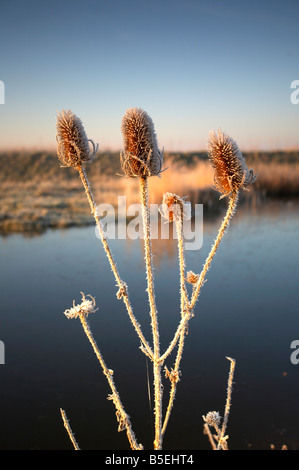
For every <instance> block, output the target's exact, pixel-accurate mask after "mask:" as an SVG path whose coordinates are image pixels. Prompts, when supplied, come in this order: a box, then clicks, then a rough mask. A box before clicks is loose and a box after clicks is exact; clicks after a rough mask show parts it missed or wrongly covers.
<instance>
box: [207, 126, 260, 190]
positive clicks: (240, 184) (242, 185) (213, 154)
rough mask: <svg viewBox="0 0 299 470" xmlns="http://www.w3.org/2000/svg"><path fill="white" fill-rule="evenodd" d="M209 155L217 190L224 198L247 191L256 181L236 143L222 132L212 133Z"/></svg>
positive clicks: (209, 142) (209, 141)
mask: <svg viewBox="0 0 299 470" xmlns="http://www.w3.org/2000/svg"><path fill="white" fill-rule="evenodd" d="M208 153H209V158H210V161H211V163H212V166H213V168H214V171H215V174H214V181H215V186H216V189H217V190H218V191H219V192H220V193H222V195H223V197H224V196H227V195H231V194H233V193H235V192H236V191H238V190H239V189H247V187H248V186H249V185H250V184H252V183H253V182H254V181H255V180H256V175H254V173H253V170H248V168H247V165H246V162H245V158H244V157H243V155H242V153H241V151H240V150H239V147H238V145H237V144H236V142H235V141H234V140H233V139H232V138H231V137H229V136H228V135H227V134H225V133H224V132H222V131H221V130H218V131H211V132H210V135H209V140H208Z"/></svg>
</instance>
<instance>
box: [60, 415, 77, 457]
mask: <svg viewBox="0 0 299 470" xmlns="http://www.w3.org/2000/svg"><path fill="white" fill-rule="evenodd" d="M60 413H61V417H62V420H63V424H64V427H65V429H66V430H67V433H68V435H69V438H70V440H71V442H72V444H73V446H74V449H75V450H80V447H79V446H78V444H77V441H76V439H75V436H74V433H73V431H72V429H71V426H70V423H69V421H68V419H67V416H66V413H65V411H64V410H63V409H62V408H60Z"/></svg>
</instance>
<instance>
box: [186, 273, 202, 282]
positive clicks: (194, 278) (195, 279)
mask: <svg viewBox="0 0 299 470" xmlns="http://www.w3.org/2000/svg"><path fill="white" fill-rule="evenodd" d="M198 280H199V275H198V274H195V273H194V272H193V271H188V272H187V275H186V281H187V282H189V284H193V285H195V284H197V282H198Z"/></svg>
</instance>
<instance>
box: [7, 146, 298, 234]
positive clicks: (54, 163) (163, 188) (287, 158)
mask: <svg viewBox="0 0 299 470" xmlns="http://www.w3.org/2000/svg"><path fill="white" fill-rule="evenodd" d="M245 156H246V160H247V163H248V166H249V167H252V168H253V169H254V172H255V173H257V174H258V180H257V182H256V183H255V185H254V188H253V189H251V191H250V193H244V197H245V198H247V200H248V198H252V197H254V198H255V199H256V198H257V197H258V199H259V200H264V199H265V198H298V197H299V151H294V152H271V153H267V152H252V153H247V154H245ZM0 168H1V172H0V198H1V207H0V233H12V232H25V233H28V234H30V233H33V232H39V231H43V230H45V229H47V228H49V227H70V226H74V225H76V226H79V225H87V224H92V223H93V220H92V217H91V216H90V212H89V207H88V206H87V204H86V200H85V195H84V192H83V190H82V185H81V182H80V180H79V178H78V175H77V172H76V171H75V170H73V169H72V168H61V167H60V165H59V162H58V160H57V157H56V154H55V153H54V152H53V153H41V152H36V153H33V152H9V153H8V152H6V153H5V152H3V153H1V154H0ZM164 168H167V170H166V171H164V172H163V173H162V176H161V178H151V180H150V184H151V202H152V203H155V204H160V203H161V201H162V196H163V194H164V193H165V192H167V191H169V192H174V193H177V194H179V195H182V196H185V195H187V196H189V199H190V200H191V201H192V202H193V203H195V202H198V203H204V204H205V207H206V208H207V209H210V210H213V207H216V208H218V209H219V208H221V206H219V201H218V199H219V196H218V193H216V192H215V191H214V190H212V189H211V187H212V185H213V174H212V169H211V166H210V164H209V162H208V160H207V155H206V153H204V152H198V153H196V152H192V153H172V154H166V155H165V164H164ZM86 170H87V173H88V176H89V179H90V181H91V184H92V187H93V191H94V195H95V198H96V202H97V203H98V204H100V203H109V204H112V205H114V206H117V201H118V200H117V198H118V195H126V198H127V204H128V205H129V204H132V203H136V202H139V201H138V182H137V181H136V180H135V179H131V178H125V177H123V176H121V174H122V171H121V168H120V163H119V153H108V152H107V153H100V154H99V155H98V157H97V158H96V160H95V161H94V162H93V163H92V164H91V165H87V167H86ZM216 202H217V205H216V206H215V204H214V203H216Z"/></svg>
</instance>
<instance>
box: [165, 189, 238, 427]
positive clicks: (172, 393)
mask: <svg viewBox="0 0 299 470" xmlns="http://www.w3.org/2000/svg"><path fill="white" fill-rule="evenodd" d="M237 202H238V192H237V191H236V192H235V193H234V194H233V195H232V196H231V197H230V201H229V205H228V209H227V212H226V215H225V217H224V219H223V221H222V224H221V226H220V228H219V231H218V235H217V238H216V240H215V242H214V244H213V246H212V248H211V251H210V253H209V255H208V257H207V259H206V262H205V264H204V267H203V269H202V272H201V274H200V277H199V279H198V281H197V284H196V285H195V287H194V288H193V292H192V298H191V301H190V302H189V303H188V299H187V296H184V297H183V296H182V273H183V266H184V258H183V256H184V250H183V236H182V227H181V224H179V223H177V225H176V226H177V232H178V250H179V260H180V272H181V315H183V314H184V306H185V308H186V309H187V310H188V312H189V314H190V312H192V311H193V309H194V305H195V303H196V300H197V298H198V296H199V292H200V289H201V287H202V285H203V283H204V279H205V276H206V274H207V272H208V269H209V266H210V264H211V262H212V259H213V257H214V255H215V253H216V251H217V249H218V246H219V244H220V241H221V239H222V237H223V235H224V233H225V230H226V228H227V226H228V225H229V222H230V219H231V217H232V216H233V214H234V211H235V208H236V205H237ZM183 292H186V290H184V291H183ZM184 298H185V303H184V300H183V299H184ZM185 330H186V328H184V330H183V331H182V332H181V335H180V341H179V346H178V351H177V356H176V360H175V365H174V371H175V372H177V373H178V372H179V367H180V362H181V359H182V354H183V348H184V340H185ZM176 388H177V382H175V381H173V382H171V389H170V394H169V402H168V406H167V410H166V414H165V418H164V423H163V428H162V435H164V433H165V430H166V427H167V424H168V421H169V418H170V414H171V411H172V407H173V402H174V399H175V394H176Z"/></svg>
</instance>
